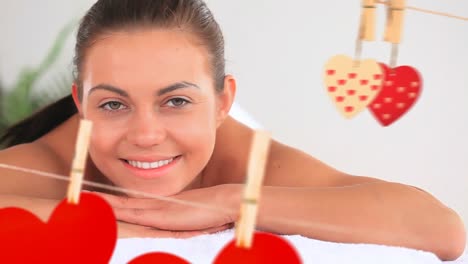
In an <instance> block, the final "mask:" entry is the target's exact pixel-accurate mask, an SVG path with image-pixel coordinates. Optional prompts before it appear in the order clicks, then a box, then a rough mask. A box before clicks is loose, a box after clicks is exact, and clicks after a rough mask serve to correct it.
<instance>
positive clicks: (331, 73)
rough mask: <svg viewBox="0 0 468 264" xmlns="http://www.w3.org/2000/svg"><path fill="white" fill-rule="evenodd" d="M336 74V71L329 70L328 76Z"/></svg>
mask: <svg viewBox="0 0 468 264" xmlns="http://www.w3.org/2000/svg"><path fill="white" fill-rule="evenodd" d="M333 74H335V70H327V75H333Z"/></svg>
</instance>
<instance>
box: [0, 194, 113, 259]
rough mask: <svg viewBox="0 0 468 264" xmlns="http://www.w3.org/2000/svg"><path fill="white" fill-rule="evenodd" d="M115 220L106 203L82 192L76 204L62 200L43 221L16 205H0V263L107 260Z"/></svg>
mask: <svg viewBox="0 0 468 264" xmlns="http://www.w3.org/2000/svg"><path fill="white" fill-rule="evenodd" d="M116 242H117V222H116V219H115V215H114V212H113V211H112V208H111V207H110V205H109V204H107V202H106V201H104V200H103V199H102V198H100V197H98V196H96V195H94V194H85V193H82V194H81V197H80V203H79V204H78V205H74V204H69V203H68V202H67V201H66V200H63V201H62V202H61V203H60V204H59V205H58V206H57V207H56V208H55V210H54V212H53V213H52V215H51V216H50V219H49V221H48V222H47V223H44V222H42V221H41V220H40V219H39V218H37V217H36V216H35V215H33V214H32V213H30V212H28V211H26V210H23V209H19V208H5V209H0V247H1V249H2V250H1V251H0V262H2V263H39V262H48V263H109V261H110V259H111V257H112V253H113V251H114V248H115V244H116Z"/></svg>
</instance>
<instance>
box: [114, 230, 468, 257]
mask: <svg viewBox="0 0 468 264" xmlns="http://www.w3.org/2000/svg"><path fill="white" fill-rule="evenodd" d="M282 237H283V238H285V239H287V240H288V241H289V242H290V243H291V244H292V245H293V246H294V247H295V248H296V250H297V252H298V253H299V255H300V256H301V259H302V261H303V263H313V264H322V263H323V264H328V263H330V264H336V263H359V264H367V263H369V264H375V263H379V264H386V263H388V264H406V263H408V264H409V263H411V264H413V263H414V264H432V263H444V264H449V263H450V264H455V263H456V264H462V263H463V264H468V262H467V259H466V255H465V257H464V258H463V257H462V258H460V259H459V260H457V261H455V262H442V261H440V260H439V259H438V258H437V257H436V256H435V255H434V254H432V253H429V252H424V251H419V250H413V249H408V248H400V247H390V246H382V245H371V244H345V243H332V242H325V241H320V240H315V239H309V238H306V237H303V236H298V235H294V236H282ZM233 238H234V231H233V229H231V230H227V231H223V232H219V233H216V234H211V235H202V236H197V237H192V238H188V239H172V238H127V239H119V240H118V241H117V246H116V249H115V251H114V255H113V257H112V260H111V264H121V263H127V262H128V261H130V260H132V259H133V258H135V257H136V256H140V255H142V254H144V253H148V252H166V253H171V254H175V255H177V256H179V257H182V258H184V259H186V260H187V261H189V262H190V263H195V264H198V263H200V264H207V263H212V261H213V260H214V258H215V257H216V255H217V254H218V253H219V251H220V250H221V249H222V248H223V247H224V246H225V245H226V244H227V243H228V242H229V241H230V240H231V239H233Z"/></svg>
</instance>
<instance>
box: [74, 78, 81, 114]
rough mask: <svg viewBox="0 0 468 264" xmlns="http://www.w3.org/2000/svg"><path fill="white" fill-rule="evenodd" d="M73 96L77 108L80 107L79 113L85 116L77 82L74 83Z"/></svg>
mask: <svg viewBox="0 0 468 264" xmlns="http://www.w3.org/2000/svg"><path fill="white" fill-rule="evenodd" d="M72 97H73V101H74V102H75V106H76V109H78V115H79V116H80V117H81V118H83V109H82V104H81V101H80V98H79V96H78V85H77V84H76V83H73V84H72Z"/></svg>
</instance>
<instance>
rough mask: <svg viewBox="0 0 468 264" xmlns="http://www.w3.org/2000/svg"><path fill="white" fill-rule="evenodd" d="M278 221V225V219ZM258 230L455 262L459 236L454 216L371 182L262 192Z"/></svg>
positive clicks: (414, 195)
mask: <svg viewBox="0 0 468 264" xmlns="http://www.w3.org/2000/svg"><path fill="white" fill-rule="evenodd" d="M280 219H282V221H281V220H280ZM258 228H260V229H263V230H266V231H270V232H275V233H281V234H301V235H304V236H307V237H311V238H317V239H321V240H326V241H334V242H347V243H372V244H383V245H393V246H403V247H408V248H415V249H421V250H425V251H430V252H434V253H435V254H436V255H437V256H438V257H439V258H441V259H443V260H453V259H456V258H457V257H459V256H460V255H461V254H462V253H463V250H464V247H465V231H464V227H463V223H462V221H461V219H460V218H459V217H458V216H457V214H456V213H455V212H453V211H452V210H450V209H448V208H447V207H445V206H443V205H442V204H441V203H439V202H438V201H437V200H436V199H434V198H433V197H431V196H430V195H428V194H427V193H424V192H422V191H419V190H417V189H415V188H412V187H409V186H405V185H402V184H396V183H387V182H376V183H366V184H357V185H352V186H346V187H324V188H312V187H302V188H301V187H273V186H266V187H264V188H263V189H262V196H261V200H260V206H259V215H258Z"/></svg>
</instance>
